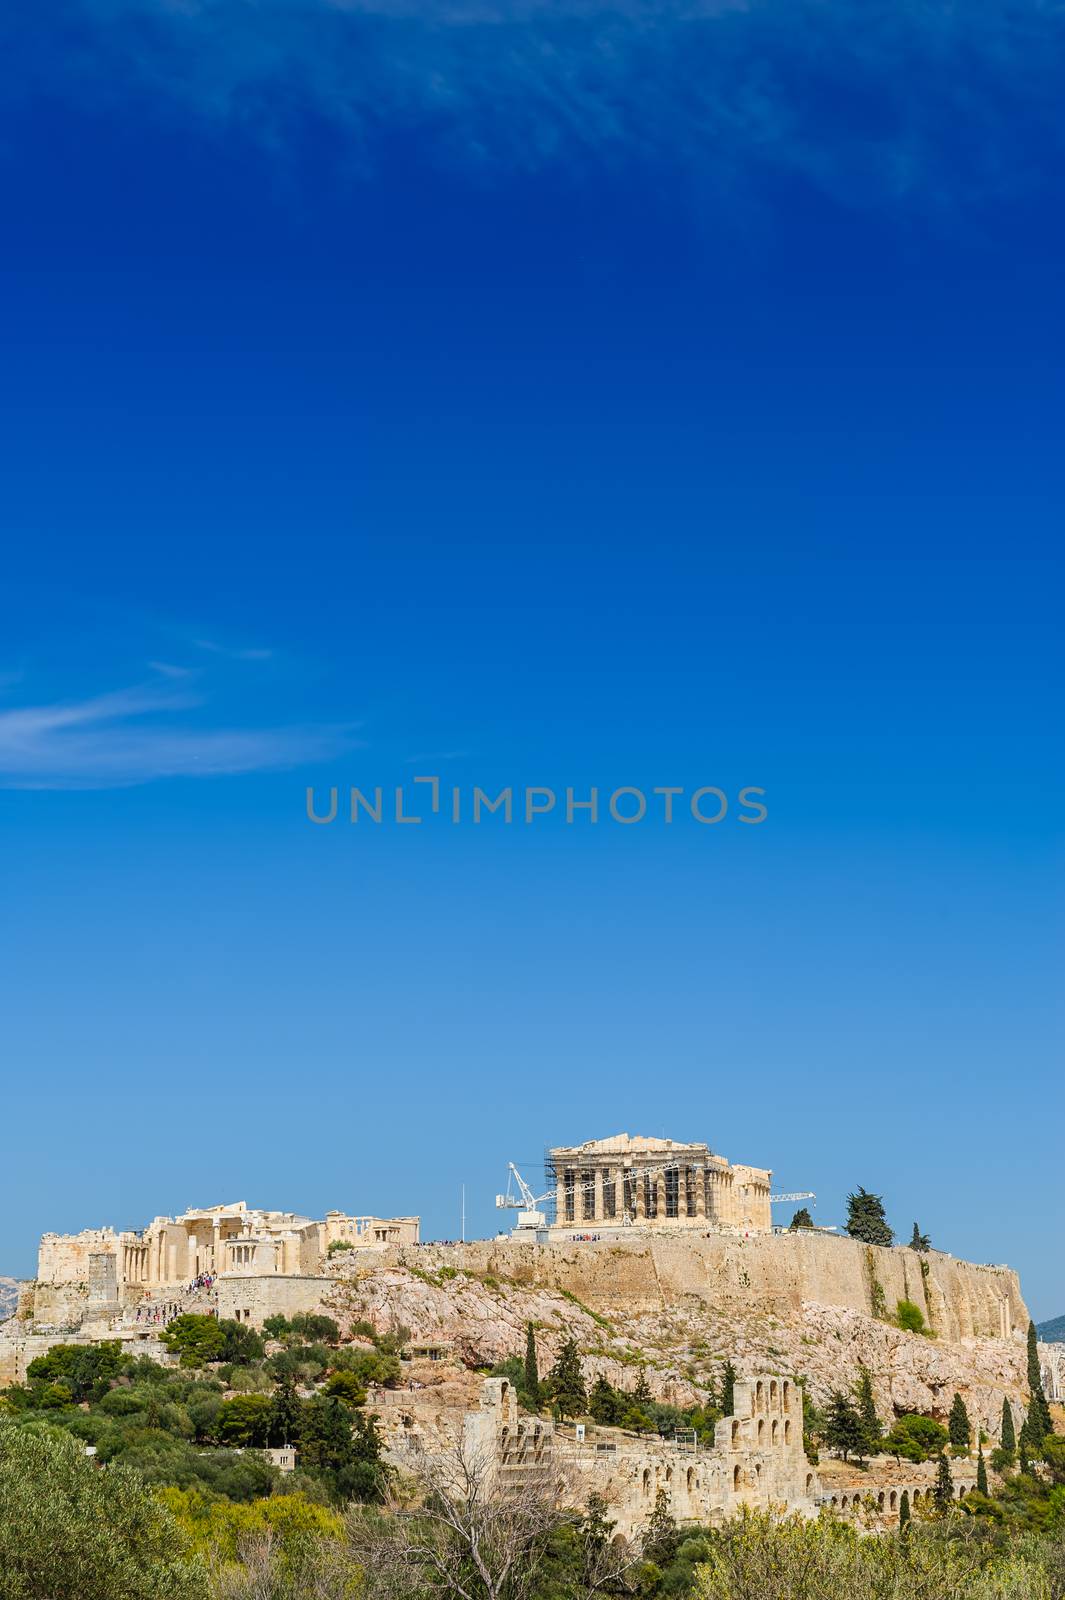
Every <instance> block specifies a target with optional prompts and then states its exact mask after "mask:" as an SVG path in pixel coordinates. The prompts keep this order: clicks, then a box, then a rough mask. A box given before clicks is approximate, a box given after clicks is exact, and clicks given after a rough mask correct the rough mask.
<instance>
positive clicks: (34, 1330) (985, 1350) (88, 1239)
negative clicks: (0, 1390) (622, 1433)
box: [0, 1135, 1028, 1435]
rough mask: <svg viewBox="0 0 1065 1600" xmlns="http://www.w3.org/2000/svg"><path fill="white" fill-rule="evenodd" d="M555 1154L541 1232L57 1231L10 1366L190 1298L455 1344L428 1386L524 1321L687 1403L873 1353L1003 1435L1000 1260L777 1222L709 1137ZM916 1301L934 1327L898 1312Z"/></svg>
mask: <svg viewBox="0 0 1065 1600" xmlns="http://www.w3.org/2000/svg"><path fill="white" fill-rule="evenodd" d="M550 1160H551V1163H552V1166H553V1175H554V1179H555V1183H556V1200H557V1205H558V1214H557V1215H556V1219H555V1221H554V1223H553V1225H551V1226H550V1228H549V1229H547V1230H546V1238H544V1237H541V1238H540V1239H539V1241H538V1240H537V1238H536V1235H535V1234H534V1235H533V1236H532V1237H531V1238H530V1237H529V1236H528V1235H526V1236H525V1237H522V1236H521V1234H520V1233H519V1234H517V1235H501V1236H500V1237H498V1238H496V1239H493V1240H485V1241H479V1242H475V1243H469V1244H421V1243H419V1242H418V1238H419V1223H418V1218H417V1217H399V1218H390V1219H387V1218H386V1219H381V1218H377V1217H368V1216H355V1215H352V1214H349V1213H347V1212H343V1211H333V1212H330V1213H328V1214H327V1216H326V1217H325V1218H323V1219H321V1220H314V1219H311V1218H307V1217H302V1216H299V1215H297V1214H294V1213H292V1212H285V1211H267V1210H256V1209H254V1208H251V1207H249V1206H248V1205H246V1204H245V1203H244V1202H237V1203H233V1204H230V1205H216V1206H209V1207H205V1208H200V1209H193V1210H190V1211H188V1212H186V1213H184V1214H183V1215H182V1216H180V1217H177V1218H168V1217H157V1218H156V1219H154V1221H153V1222H151V1223H150V1224H148V1225H147V1226H146V1227H145V1229H144V1230H143V1231H141V1232H135V1233H115V1232H113V1231H111V1230H109V1229H97V1230H89V1231H86V1232H85V1233H81V1234H75V1235H55V1234H46V1235H45V1236H44V1238H43V1239H42V1241H41V1250H40V1260H39V1268H38V1278H37V1280H36V1281H35V1282H34V1283H32V1284H29V1285H27V1286H25V1288H24V1290H23V1294H22V1297H21V1303H20V1306H19V1311H18V1314H17V1316H16V1317H15V1318H12V1319H10V1320H9V1321H8V1322H6V1323H4V1324H3V1325H0V1382H4V1381H7V1382H10V1381H13V1380H18V1379H20V1378H21V1377H22V1376H23V1375H24V1373H25V1370H26V1366H27V1364H28V1362H29V1361H30V1360H31V1359H32V1358H33V1357H34V1356H35V1355H38V1354H40V1353H42V1352H43V1351H44V1350H46V1349H47V1348H48V1347H49V1346H50V1345H51V1344H53V1343H55V1342H57V1341H58V1340H59V1339H63V1340H66V1341H70V1340H74V1341H82V1340H84V1341H91V1340H96V1339H101V1338H116V1337H117V1338H119V1339H121V1340H123V1341H124V1342H126V1343H128V1344H130V1345H131V1346H133V1347H135V1348H141V1349H143V1350H144V1351H145V1353H151V1354H153V1355H156V1356H157V1358H158V1357H159V1355H160V1352H161V1347H160V1346H159V1344H158V1332H159V1322H160V1321H165V1320H166V1319H167V1318H168V1317H170V1316H172V1315H174V1314H175V1313H176V1311H178V1310H201V1311H202V1310H209V1311H212V1312H215V1313H217V1314H218V1315H219V1316H221V1317H228V1318H233V1319H235V1320H237V1321H240V1322H242V1323H247V1324H249V1325H252V1326H261V1324H262V1322H263V1321H264V1319H265V1318H267V1317H269V1316H271V1315H273V1314H276V1313H282V1314H286V1315H291V1314H293V1313H294V1312H296V1311H323V1312H326V1313H328V1314H329V1315H331V1316H333V1317H335V1318H336V1319H337V1320H338V1321H339V1322H340V1323H341V1325H342V1326H343V1325H345V1324H351V1323H352V1322H353V1321H356V1320H369V1321H370V1322H372V1323H373V1324H374V1325H375V1326H376V1327H377V1328H379V1329H380V1330H382V1331H386V1330H389V1329H392V1328H394V1327H397V1326H402V1327H404V1328H405V1329H408V1330H409V1332H410V1336H411V1340H412V1345H413V1347H414V1348H421V1349H427V1350H429V1349H432V1350H434V1351H436V1353H437V1354H440V1353H444V1354H446V1356H447V1361H445V1362H444V1363H443V1365H442V1366H441V1368H440V1371H439V1373H438V1374H437V1375H436V1377H435V1378H434V1384H440V1383H442V1382H443V1380H444V1373H445V1369H447V1370H453V1371H455V1372H458V1371H469V1370H470V1369H472V1368H474V1367H478V1366H480V1367H483V1366H486V1365H492V1364H493V1363H495V1362H497V1361H499V1360H502V1359H505V1358H506V1357H508V1356H510V1355H513V1354H515V1353H518V1352H520V1350H521V1349H522V1348H523V1344H524V1335H525V1327H526V1324H527V1323H528V1322H530V1321H532V1322H534V1323H535V1324H536V1325H537V1327H538V1329H539V1330H540V1332H539V1333H538V1339H539V1341H540V1343H541V1346H542V1352H541V1353H542V1358H543V1359H544V1360H545V1361H546V1360H549V1359H552V1358H553V1356H554V1354H555V1353H556V1351H557V1348H558V1346H559V1345H560V1343H561V1341H562V1340H563V1339H564V1338H565V1337H567V1336H570V1335H572V1336H574V1337H576V1338H577V1340H578V1342H579V1344H580V1346H581V1349H582V1352H583V1353H584V1356H585V1360H586V1364H587V1369H588V1372H589V1374H590V1376H591V1377H594V1376H595V1375H597V1374H598V1373H599V1372H602V1373H603V1374H604V1375H605V1376H607V1377H608V1378H610V1380H611V1381H612V1382H614V1383H620V1384H621V1385H622V1387H625V1386H626V1385H627V1383H628V1381H629V1379H630V1378H631V1374H632V1369H633V1366H634V1365H635V1364H639V1365H641V1366H643V1368H644V1370H645V1372H646V1374H647V1377H648V1381H649V1383H650V1385H651V1387H652V1389H653V1390H654V1392H655V1393H656V1394H658V1395H659V1396H660V1397H661V1398H663V1399H672V1400H675V1401H676V1402H677V1403H681V1402H685V1401H695V1400H697V1399H699V1398H700V1397H701V1395H702V1394H704V1393H705V1387H706V1384H707V1383H708V1381H709V1380H710V1379H711V1377H712V1376H713V1374H714V1372H715V1371H717V1370H718V1369H719V1367H720V1363H721V1362H722V1361H723V1360H724V1359H725V1358H731V1359H732V1360H733V1361H734V1362H735V1364H736V1366H737V1367H738V1369H739V1372H740V1375H741V1376H743V1375H744V1374H750V1375H754V1374H757V1373H761V1372H773V1371H777V1372H780V1373H783V1374H784V1375H790V1376H795V1377H801V1378H803V1379H805V1380H806V1382H807V1383H808V1385H809V1388H810V1392H811V1393H812V1394H813V1395H814V1397H815V1398H823V1397H824V1396H825V1395H827V1394H828V1393H829V1391H830V1390H832V1389H833V1388H837V1387H839V1385H840V1384H841V1383H846V1382H847V1381H848V1380H851V1379H856V1378H857V1376H858V1373H859V1370H860V1368H861V1367H863V1366H864V1367H867V1368H868V1370H869V1371H870V1372H871V1373H872V1375H873V1380H874V1384H875V1387H876V1390H877V1394H878V1400H879V1402H880V1404H881V1406H882V1408H883V1411H884V1413H885V1414H890V1412H891V1410H892V1409H895V1410H897V1411H904V1410H915V1411H923V1412H929V1413H931V1414H933V1415H939V1414H942V1415H945V1413H946V1410H947V1409H948V1407H949V1403H950V1400H951V1398H952V1397H953V1394H954V1391H955V1390H957V1391H959V1392H960V1393H962V1394H963V1396H964V1397H965V1400H966V1403H967V1405H968V1407H969V1411H970V1415H971V1416H972V1417H973V1420H974V1421H976V1420H977V1419H979V1420H980V1421H981V1422H982V1423H983V1424H984V1425H985V1426H986V1427H987V1428H988V1431H989V1433H991V1434H992V1435H993V1434H994V1432H995V1430H996V1428H997V1423H998V1419H999V1417H1000V1414H1001V1406H1002V1400H1003V1397H1004V1396H1007V1395H1008V1396H1009V1397H1010V1398H1011V1400H1014V1401H1016V1402H1017V1404H1018V1405H1020V1404H1022V1403H1023V1400H1024V1397H1025V1395H1026V1376H1025V1350H1024V1336H1025V1333H1026V1331H1027V1327H1028V1311H1027V1308H1026V1306H1025V1304H1024V1301H1023V1299H1022V1296H1021V1290H1020V1285H1019V1283H1018V1280H1017V1277H1016V1274H1015V1273H1014V1272H1012V1271H1011V1270H1010V1269H1009V1268H1008V1267H1005V1266H980V1265H976V1264H973V1263H969V1262H964V1261H958V1260H955V1259H954V1258H953V1257H951V1256H949V1255H946V1254H944V1253H942V1252H939V1251H935V1250H932V1251H929V1252H917V1251H914V1250H911V1249H902V1248H891V1249H884V1248H879V1247H874V1246H870V1245H866V1244H862V1243H860V1242H858V1241H856V1240H853V1239H850V1238H847V1237H844V1236H839V1235H834V1234H830V1233H825V1232H818V1231H813V1230H806V1229H799V1230H796V1231H794V1232H781V1231H779V1230H778V1231H776V1232H774V1231H773V1230H772V1228H771V1223H770V1217H769V1181H770V1173H769V1172H768V1170H767V1169H765V1168H758V1167H750V1166H743V1165H737V1164H733V1163H730V1162H728V1161H726V1160H725V1159H724V1158H723V1157H720V1156H717V1155H715V1154H713V1153H712V1152H711V1151H710V1150H709V1148H708V1146H706V1145H705V1144H692V1143H683V1142H675V1141H671V1140H664V1139H662V1140H659V1139H648V1138H643V1137H641V1136H638V1135H636V1136H630V1135H615V1136H612V1137H611V1138H608V1139H601V1140H590V1141H587V1142H586V1143H585V1144H583V1145H576V1146H561V1145H560V1146H557V1147H555V1149H554V1150H552V1152H551V1157H550ZM903 1301H908V1302H911V1303H912V1305H914V1306H916V1307H917V1308H918V1309H919V1311H920V1313H921V1316H922V1317H923V1320H924V1324H925V1330H926V1331H925V1333H924V1334H922V1333H914V1332H907V1331H905V1330H904V1329H902V1328H901V1327H900V1326H899V1325H898V1320H897V1315H896V1313H897V1308H898V1306H899V1304H900V1303H901V1302H903ZM449 1363H450V1366H449ZM460 1388H461V1385H460ZM443 1398H444V1397H443V1391H441V1401H442V1403H443ZM469 1398H470V1397H469V1396H468V1395H467V1396H466V1399H467V1400H469Z"/></svg>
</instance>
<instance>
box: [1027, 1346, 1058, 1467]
mask: <svg viewBox="0 0 1065 1600" xmlns="http://www.w3.org/2000/svg"><path fill="white" fill-rule="evenodd" d="M1028 1387H1029V1389H1030V1390H1031V1393H1032V1402H1033V1404H1034V1405H1035V1407H1036V1411H1037V1413H1038V1418H1037V1425H1036V1428H1035V1429H1034V1430H1033V1429H1030V1430H1029V1434H1030V1437H1031V1441H1032V1444H1033V1445H1040V1444H1042V1442H1043V1440H1044V1439H1045V1438H1046V1436H1047V1434H1048V1433H1051V1432H1052V1431H1053V1427H1054V1424H1053V1423H1052V1421H1051V1420H1050V1407H1049V1406H1048V1405H1047V1397H1046V1395H1045V1394H1044V1393H1043V1374H1042V1372H1040V1370H1039V1335H1038V1334H1037V1333H1036V1331H1035V1323H1034V1322H1030V1323H1029V1324H1028ZM1030 1418H1031V1410H1030V1408H1029V1419H1030Z"/></svg>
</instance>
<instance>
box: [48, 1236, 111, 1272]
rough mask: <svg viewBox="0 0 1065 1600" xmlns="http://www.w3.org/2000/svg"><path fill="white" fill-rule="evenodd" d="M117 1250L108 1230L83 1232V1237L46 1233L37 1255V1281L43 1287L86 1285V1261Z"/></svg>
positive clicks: (87, 1266)
mask: <svg viewBox="0 0 1065 1600" xmlns="http://www.w3.org/2000/svg"><path fill="white" fill-rule="evenodd" d="M117 1250H118V1238H117V1236H116V1234H115V1233H114V1232H113V1230H112V1229H111V1228H86V1229H85V1231H84V1232H83V1233H46V1234H44V1235H43V1237H42V1238H41V1243H40V1246H39V1248H38V1251H37V1277H38V1278H39V1279H41V1280H43V1281H44V1282H45V1283H53V1284H55V1283H87V1282H88V1279H89V1257H90V1255H96V1254H97V1253H99V1252H100V1251H110V1252H112V1253H115V1252H117Z"/></svg>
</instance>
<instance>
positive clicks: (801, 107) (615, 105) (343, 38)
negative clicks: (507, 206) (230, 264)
mask: <svg viewBox="0 0 1065 1600" xmlns="http://www.w3.org/2000/svg"><path fill="white" fill-rule="evenodd" d="M61 4H63V9H64V10H65V12H66V14H67V16H68V18H69V19H72V21H73V23H74V25H75V27H76V29H77V37H78V44H79V48H78V50H77V52H76V60H77V75H76V80H75V81H74V82H73V83H72V84H71V86H70V87H71V92H72V93H75V94H83V95H94V96H96V97H97V98H107V99H113V98H114V97H115V96H116V95H117V94H120V93H127V92H128V91H129V90H130V88H131V87H136V86H138V85H139V86H140V87H141V88H142V89H146V90H147V91H148V92H149V94H150V96H151V101H152V103H154V104H158V105H164V104H167V103H169V104H170V105H173V104H174V103H175V102H178V103H180V105H181V106H182V107H183V109H184V110H185V112H186V113H188V114H190V115H193V116H196V117H199V118H202V119H205V120H209V121H211V122H215V123H224V124H226V125H228V126H230V127H232V128H233V129H234V130H236V131H239V132H240V133H242V134H245V135H251V136H253V137H258V138H260V139H262V140H263V141H264V142H266V143H268V144H269V145H270V146H271V147H274V148H277V149H279V150H280V149H283V148H285V147H286V146H287V144H288V142H289V140H290V138H291V137H292V136H294V135H298V133H299V131H300V129H301V127H302V126H304V125H305V124H306V123H308V122H311V123H313V125H314V126H316V127H318V128H320V127H322V126H324V125H332V126H333V127H335V128H336V129H338V130H340V132H341V133H342V135H343V138H344V143H345V147H346V149H347V151H348V153H349V155H351V156H353V157H354V158H355V159H356V161H359V160H365V161H372V159H373V153H374V149H375V145H376V141H378V140H379V139H380V138H381V136H382V135H383V134H387V133H388V132H390V131H393V130H399V131H401V132H407V133H412V134H414V135H415V136H416V137H418V139H419V141H420V144H421V147H422V149H423V150H424V151H425V153H426V156H427V158H429V159H437V160H442V161H446V162H452V163H453V162H455V161H460V162H463V163H466V164H472V165H475V166H477V167H478V168H480V169H482V170H485V171H492V170H498V169H507V170H509V169H512V168H514V167H522V168H529V169H534V168H538V167H543V166H545V165H549V164H552V163H562V164H565V165H567V166H568V167H569V168H571V169H572V168H574V167H577V166H580V165H581V164H586V163H588V162H598V163H602V162H607V163H610V162H612V161H614V160H615V159H631V158H632V157H633V156H636V157H650V158H655V159H657V158H660V157H666V158H668V159H669V160H671V161H674V162H678V163H680V164H682V165H683V166H684V168H685V169H686V170H687V172H688V173H689V174H691V176H692V178H693V179H694V180H695V181H697V182H699V183H702V184H704V185H711V186H716V187H726V188H727V187H729V186H731V185H732V184H733V183H734V181H735V179H736V178H737V177H743V176H750V175H751V173H752V172H758V171H766V172H770V173H779V172H785V173H792V174H796V175H799V176H801V178H802V179H803V180H804V181H806V182H808V183H810V184H811V185H814V186H817V187H819V188H821V189H824V190H827V191H830V192H832V193H833V194H838V195H840V196H844V197H846V198H848V199H850V200H853V201H855V202H860V203H870V202H872V203H876V202H878V201H881V200H883V198H884V197H885V196H898V197H906V196H911V195H913V194H915V193H922V192H924V193H928V192H933V193H934V192H942V191H943V190H944V189H949V190H950V191H951V193H952V195H953V196H954V197H955V198H957V197H959V196H960V197H961V198H965V197H966V196H968V195H972V194H980V193H984V192H986V191H988V190H994V189H998V188H1006V187H1013V186H1016V185H1019V184H1024V183H1031V182H1037V181H1038V178H1039V168H1040V166H1041V165H1043V166H1045V165H1046V164H1047V163H1049V162H1053V161H1054V160H1056V159H1058V158H1060V156H1061V153H1062V142H1063V124H1062V119H1061V117H1060V85H1061V79H1062V72H1063V68H1065V13H1063V10H1062V7H1061V6H1060V5H1059V4H1051V3H1044V0H969V3H968V4H966V5H964V6H959V5H957V4H956V0H830V3H827V4H826V3H824V0H255V3H250V0H61ZM53 58H54V52H53ZM41 70H45V71H47V70H52V71H60V70H62V69H61V68H60V67H58V66H54V65H53V66H52V67H51V68H50V69H49V68H47V67H45V68H43V69H42V68H41V66H40V65H39V64H38V68H37V71H38V75H39V73H40V71H41ZM146 104H147V102H146Z"/></svg>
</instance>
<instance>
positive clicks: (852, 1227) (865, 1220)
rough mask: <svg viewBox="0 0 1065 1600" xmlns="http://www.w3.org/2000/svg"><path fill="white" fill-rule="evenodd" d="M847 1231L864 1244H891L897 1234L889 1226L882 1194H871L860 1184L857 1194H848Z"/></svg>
mask: <svg viewBox="0 0 1065 1600" xmlns="http://www.w3.org/2000/svg"><path fill="white" fill-rule="evenodd" d="M847 1232H848V1233H849V1234H850V1236H851V1238H852V1239H861V1241H862V1243H863V1244H882V1245H889V1244H891V1242H892V1240H893V1239H894V1237H895V1235H894V1233H893V1231H892V1230H891V1228H889V1227H888V1221H887V1217H886V1216H885V1215H884V1202H883V1199H882V1198H881V1196H880V1195H878V1194H870V1193H869V1191H868V1190H867V1189H863V1188H861V1186H860V1185H859V1187H858V1190H857V1192H856V1193H855V1194H849V1195H848V1196H847Z"/></svg>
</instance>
